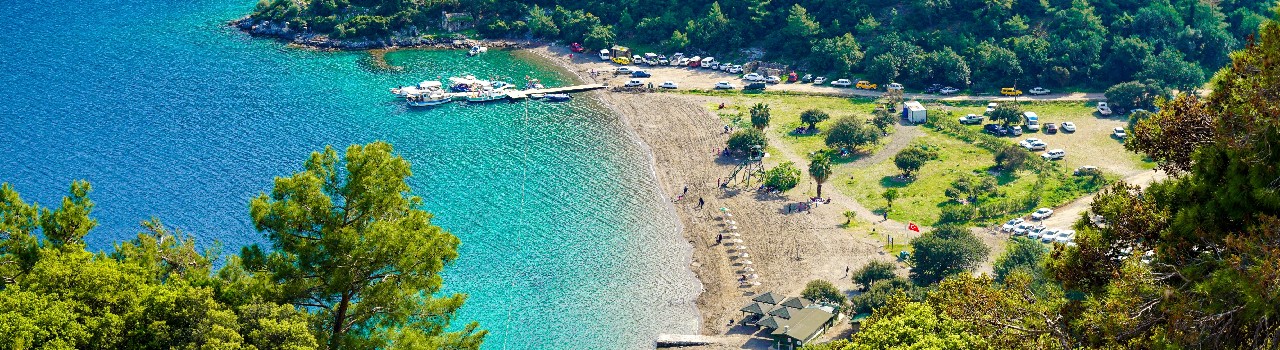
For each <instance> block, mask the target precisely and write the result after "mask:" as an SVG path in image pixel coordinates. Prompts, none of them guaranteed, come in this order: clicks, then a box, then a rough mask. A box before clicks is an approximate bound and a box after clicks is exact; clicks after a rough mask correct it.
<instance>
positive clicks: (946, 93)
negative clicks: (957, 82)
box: [938, 86, 960, 95]
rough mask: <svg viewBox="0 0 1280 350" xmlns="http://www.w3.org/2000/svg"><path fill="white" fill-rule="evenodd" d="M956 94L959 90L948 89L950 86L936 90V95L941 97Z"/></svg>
mask: <svg viewBox="0 0 1280 350" xmlns="http://www.w3.org/2000/svg"><path fill="white" fill-rule="evenodd" d="M957 92H960V89H957V88H953V87H950V86H948V87H944V88H942V90H938V93H940V94H943V95H950V94H954V93H957Z"/></svg>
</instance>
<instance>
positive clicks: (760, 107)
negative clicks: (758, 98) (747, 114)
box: [750, 103, 769, 130]
mask: <svg viewBox="0 0 1280 350" xmlns="http://www.w3.org/2000/svg"><path fill="white" fill-rule="evenodd" d="M750 111H751V126H754V127H755V128H756V129H760V130H764V128H765V127H767V126H769V105H767V104H763V103H756V104H755V105H753V106H751V110H750Z"/></svg>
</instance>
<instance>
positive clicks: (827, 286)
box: [800, 280, 845, 306]
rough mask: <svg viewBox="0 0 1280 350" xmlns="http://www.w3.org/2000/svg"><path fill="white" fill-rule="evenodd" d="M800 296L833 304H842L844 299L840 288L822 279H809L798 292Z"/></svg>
mask: <svg viewBox="0 0 1280 350" xmlns="http://www.w3.org/2000/svg"><path fill="white" fill-rule="evenodd" d="M800 296H802V297H804V298H806V299H809V300H813V301H815V302H819V303H824V304H829V305H834V306H843V305H844V301H845V299H844V293H843V292H841V291H840V288H836V286H835V285H834V284H831V282H827V281H824V280H812V281H809V284H806V285H805V286H804V291H803V292H800Z"/></svg>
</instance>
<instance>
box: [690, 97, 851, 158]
mask: <svg viewBox="0 0 1280 350" xmlns="http://www.w3.org/2000/svg"><path fill="white" fill-rule="evenodd" d="M717 96H723V97H728V98H730V99H731V100H732V101H733V102H732V103H728V104H725V109H724V110H718V111H717V112H718V113H719V114H720V115H721V116H722V117H721V118H722V119H725V120H728V119H726V118H728V117H729V116H732V115H733V114H736V113H739V112H741V113H742V116H743V117H742V119H743V120H742V123H741V124H739V125H743V126H750V125H751V116H750V114H749V113H748V110H749V109H750V108H751V106H752V105H754V104H756V103H764V104H767V105H769V116H770V120H769V128H768V129H767V130H766V132H767V133H768V134H769V137H770V139H773V140H785V142H787V144H788V145H789V146H790V148H791V149H792V150H794V151H795V152H796V153H799V154H809V153H812V152H815V151H819V150H822V149H825V148H826V147H827V145H826V143H825V138H824V137H823V135H822V134H820V133H819V134H807V135H797V134H794V133H792V131H793V130H795V129H796V128H797V127H800V126H802V125H805V124H803V123H801V122H800V113H801V112H804V111H806V110H809V109H814V108H816V109H819V110H822V111H824V112H827V114H830V115H831V118H830V119H828V120H826V121H824V122H821V123H818V129H819V130H826V127H827V126H828V125H831V124H832V123H834V122H835V120H836V119H838V118H840V117H843V116H847V115H857V116H861V117H864V118H870V117H871V111H872V109H874V108H875V103H874V100H871V99H865V98H840V97H824V96H807V95H788V94H773V93H759V94H741V93H739V94H723V95H721V94H717ZM707 107H708V108H710V109H711V110H713V111H714V110H716V108H718V107H719V106H718V105H716V106H712V105H708V106H707Z"/></svg>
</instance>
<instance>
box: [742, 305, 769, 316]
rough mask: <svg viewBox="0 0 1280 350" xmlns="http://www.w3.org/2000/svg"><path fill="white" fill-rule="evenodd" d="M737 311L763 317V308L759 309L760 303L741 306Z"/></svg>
mask: <svg viewBox="0 0 1280 350" xmlns="http://www.w3.org/2000/svg"><path fill="white" fill-rule="evenodd" d="M738 311H742V312H745V313H749V314H754V315H764V308H763V307H760V303H751V304H750V305H747V306H743V307H742V308H741V309H739V310H738Z"/></svg>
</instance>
